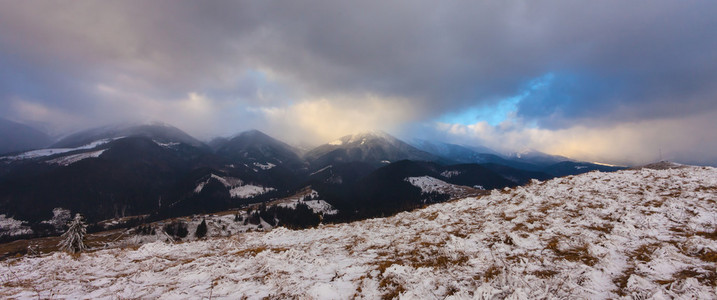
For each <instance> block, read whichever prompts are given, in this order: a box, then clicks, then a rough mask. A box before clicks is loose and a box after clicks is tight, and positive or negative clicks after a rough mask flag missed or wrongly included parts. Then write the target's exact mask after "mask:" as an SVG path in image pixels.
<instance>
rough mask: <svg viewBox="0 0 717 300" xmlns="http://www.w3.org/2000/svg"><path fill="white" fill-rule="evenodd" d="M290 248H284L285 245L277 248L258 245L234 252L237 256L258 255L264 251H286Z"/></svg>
mask: <svg viewBox="0 0 717 300" xmlns="http://www.w3.org/2000/svg"><path fill="white" fill-rule="evenodd" d="M287 250H289V248H283V247H276V248H269V247H266V246H258V247H253V248H247V249H242V250H239V251H237V252H236V253H234V254H235V255H236V256H256V255H257V254H259V253H261V252H264V251H271V252H274V253H281V252H284V251H287Z"/></svg>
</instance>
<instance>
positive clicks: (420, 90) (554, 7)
mask: <svg viewBox="0 0 717 300" xmlns="http://www.w3.org/2000/svg"><path fill="white" fill-rule="evenodd" d="M0 6H1V8H2V9H0V79H2V82H0V97H1V99H0V101H1V103H0V109H2V111H3V112H4V114H5V117H10V118H13V117H14V118H15V119H18V118H23V116H13V115H8V114H22V113H25V114H26V115H28V116H29V115H32V114H35V115H37V116H38V117H36V119H37V118H47V119H52V118H57V120H54V122H55V123H62V122H66V120H67V119H71V118H76V119H79V121H77V122H78V123H79V124H85V123H93V122H94V123H100V122H105V121H106V120H108V119H113V118H126V117H128V116H134V115H137V114H143V116H145V117H157V118H162V117H163V116H165V114H167V113H166V112H165V111H170V113H169V114H172V115H176V116H180V115H181V116H182V118H183V119H186V118H187V116H188V115H183V114H189V113H191V112H193V111H195V110H201V111H202V114H199V115H200V116H201V117H203V118H215V119H219V120H221V121H226V122H235V123H236V122H241V120H247V119H252V117H251V116H250V115H251V114H253V113H254V114H255V113H256V112H271V114H272V116H273V117H274V118H275V119H291V116H289V115H287V116H285V115H282V114H281V113H279V112H283V113H284V114H290V113H291V112H293V113H295V114H301V113H306V111H307V110H309V111H311V112H312V114H319V115H320V113H321V112H322V111H331V112H335V113H340V112H339V111H341V109H339V108H343V110H346V109H345V108H350V110H352V113H356V111H358V112H359V113H363V114H372V113H373V112H372V111H371V110H376V109H381V108H391V109H399V110H401V109H400V107H407V106H410V110H402V111H401V112H400V114H401V117H400V118H397V119H399V121H400V122H408V121H412V122H422V121H430V120H434V119H435V118H438V117H440V116H442V115H444V114H446V113H451V112H457V111H461V110H464V109H467V108H472V107H476V106H479V105H485V104H490V103H497V102H499V101H501V100H502V99H505V98H508V97H514V96H516V95H521V94H522V93H524V91H525V90H526V86H527V85H529V84H530V83H531V82H532V81H534V80H535V79H536V78H542V77H543V76H545V75H546V74H553V76H554V77H553V80H552V81H551V83H550V85H549V86H546V87H545V88H542V89H539V90H536V91H534V92H532V93H530V94H529V95H526V96H525V97H524V99H522V100H521V101H520V102H519V103H517V107H516V117H518V118H521V119H523V120H524V122H525V123H526V124H527V123H532V124H537V126H539V127H540V128H547V129H561V128H570V127H572V126H576V125H582V126H614V125H616V124H619V123H620V122H625V120H629V121H631V122H636V121H640V120H652V119H660V118H670V119H675V118H682V117H689V116H691V115H694V114H697V113H700V112H705V111H714V110H715V109H716V108H715V104H714V102H715V100H714V99H715V97H716V96H717V85H715V84H714V82H717V56H716V55H717V38H715V32H717V18H715V17H714V16H715V15H717V2H713V1H650V2H624V1H589V2H583V1H581V2H578V1H490V2H489V1H485V2H477V1H450V2H436V1H241V2H231V1H212V2H193V1H150V2H148V1H102V2H94V1H88V2H84V1H73V2H49V1H48V2H30V1H2V2H1V3H0ZM367 97H369V98H370V99H374V100H375V99H381V101H384V102H387V103H388V104H387V105H385V107H384V106H382V105H380V104H378V102H377V101H374V102H372V104H371V105H369V106H362V104H363V103H364V102H365V101H366V99H367ZM312 99H314V100H315V99H322V101H329V102H316V101H314V102H312V103H305V105H295V106H294V107H293V108H292V107H291V105H294V104H296V103H297V101H298V102H300V101H304V102H307V101H308V102H311V101H312ZM327 99H328V100H327ZM317 107H318V108H317ZM362 107H363V108H366V111H362ZM319 108H321V109H322V110H321V109H319ZM302 109H303V110H302ZM406 111H410V113H411V116H406V115H405V114H406ZM247 112H248V113H247ZM243 114H248V115H243ZM279 115H280V116H281V117H277V116H279ZM384 115H386V118H390V116H391V114H382V118H383V116H384ZM28 116H24V118H30V117H28ZM56 116H60V117H56ZM245 117H246V118H245ZM386 118H383V119H386ZM260 119H261V118H258V117H257V118H254V119H252V120H255V121H256V122H260ZM339 119H340V118H339ZM357 119H358V120H363V121H364V122H365V123H371V122H375V121H374V119H372V118H363V117H360V116H359V117H357ZM267 120H269V121H271V120H272V119H271V118H269V119H267ZM269 121H267V122H269ZM48 122H53V120H48ZM217 122H218V123H221V122H219V121H217ZM199 123H201V122H199V121H197V124H194V125H193V124H187V125H186V126H190V127H191V126H204V127H206V128H205V130H195V132H208V131H209V129H210V128H213V127H212V126H214V125H212V126H210V125H207V124H204V125H201V124H199ZM205 123H206V122H205ZM306 124H312V125H311V126H319V125H318V124H315V122H307V123H306ZM269 125H271V124H269ZM269 125H266V124H265V125H264V126H269ZM378 125H379V126H380V125H382V124H378ZM223 126H224V127H232V126H234V127H235V128H241V127H242V125H237V124H234V123H231V124H228V125H227V124H224V125H223ZM245 126H249V125H245ZM251 126H253V127H261V124H260V123H255V124H251ZM208 128H209V129H208ZM347 128H348V127H347ZM189 129H190V131H192V130H191V128H189ZM347 130H348V129H347ZM327 134H328V133H327Z"/></svg>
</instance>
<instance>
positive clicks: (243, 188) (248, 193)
mask: <svg viewBox="0 0 717 300" xmlns="http://www.w3.org/2000/svg"><path fill="white" fill-rule="evenodd" d="M212 179H215V180H217V181H219V182H220V183H221V184H223V185H224V186H225V187H226V188H228V189H229V194H230V195H231V197H232V198H242V199H245V198H251V197H255V196H258V195H261V194H266V193H268V192H271V191H274V190H275V189H274V188H272V187H263V186H259V185H253V184H244V181H242V180H241V179H239V178H235V177H222V176H218V175H214V174H211V175H210V176H209V178H207V179H206V180H204V181H202V182H200V183H198V184H197V187H195V188H194V193H195V194H199V193H201V192H202V190H203V189H204V186H206V185H207V184H208V183H209V181H210V180H212Z"/></svg>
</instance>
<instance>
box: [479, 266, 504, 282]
mask: <svg viewBox="0 0 717 300" xmlns="http://www.w3.org/2000/svg"><path fill="white" fill-rule="evenodd" d="M501 273H503V268H501V267H499V266H497V265H492V266H490V267H489V268H488V269H487V270H486V271H485V272H483V281H485V282H488V281H491V280H493V278H496V277H497V276H498V275H500V274H501Z"/></svg>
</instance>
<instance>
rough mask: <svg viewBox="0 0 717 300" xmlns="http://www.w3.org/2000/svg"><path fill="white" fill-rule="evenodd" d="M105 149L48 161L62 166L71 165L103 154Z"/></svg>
mask: <svg viewBox="0 0 717 300" xmlns="http://www.w3.org/2000/svg"><path fill="white" fill-rule="evenodd" d="M105 150H107V149H102V150H98V151H92V152H85V153H79V154H73V155H68V156H63V157H58V158H55V159H52V160H48V161H47V163H48V164H55V165H61V166H69V165H71V164H74V163H76V162H78V161H81V160H83V159H87V158H96V157H100V155H102V153H104V152H105Z"/></svg>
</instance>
